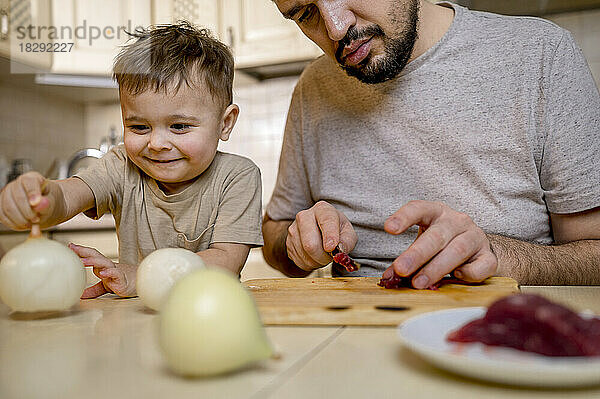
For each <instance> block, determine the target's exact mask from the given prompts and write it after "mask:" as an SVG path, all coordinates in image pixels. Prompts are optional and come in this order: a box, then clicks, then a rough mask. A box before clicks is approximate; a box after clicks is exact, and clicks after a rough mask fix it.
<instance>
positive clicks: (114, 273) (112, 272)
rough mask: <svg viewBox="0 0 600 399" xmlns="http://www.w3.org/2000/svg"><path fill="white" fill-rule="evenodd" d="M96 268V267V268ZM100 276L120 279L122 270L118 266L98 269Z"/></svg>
mask: <svg viewBox="0 0 600 399" xmlns="http://www.w3.org/2000/svg"><path fill="white" fill-rule="evenodd" d="M94 269H95V268H94ZM97 275H98V277H100V278H103V279H116V280H120V279H121V277H122V274H121V271H120V270H119V269H117V268H116V267H111V268H105V269H102V270H99V271H98V274H97Z"/></svg>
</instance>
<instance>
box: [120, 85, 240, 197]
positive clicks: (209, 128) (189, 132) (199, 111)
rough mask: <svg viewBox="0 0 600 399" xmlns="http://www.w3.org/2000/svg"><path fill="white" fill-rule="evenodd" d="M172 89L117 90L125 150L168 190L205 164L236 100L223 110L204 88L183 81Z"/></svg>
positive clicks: (231, 120)
mask: <svg viewBox="0 0 600 399" xmlns="http://www.w3.org/2000/svg"><path fill="white" fill-rule="evenodd" d="M201 87H202V86H201ZM174 91H175V90H170V91H169V93H168V94H166V93H164V92H158V93H156V92H154V91H153V90H147V91H145V92H143V93H141V94H139V95H136V96H134V95H131V94H130V93H127V92H126V91H124V90H121V92H120V96H121V112H122V114H123V125H124V132H125V134H124V142H125V149H126V151H127V155H128V156H129V159H131V161H132V162H133V163H134V164H136V165H137V166H138V167H139V168H140V169H141V170H143V171H144V172H145V173H146V174H147V175H148V176H150V177H152V178H153V179H155V180H157V181H158V183H159V185H160V186H161V188H162V189H163V190H164V191H165V193H167V194H173V193H176V192H179V191H181V190H183V189H184V188H186V187H187V186H189V185H190V184H191V183H193V182H194V180H195V178H196V177H198V176H199V175H200V174H201V173H202V172H204V171H205V170H206V169H207V168H208V166H209V165H210V163H211V162H212V160H213V158H214V157H215V153H216V151H217V145H218V143H219V139H221V140H227V139H228V138H229V133H230V132H231V129H233V126H234V124H235V121H236V119H237V114H238V107H237V105H230V106H229V107H227V109H226V110H225V112H224V113H223V112H222V107H221V105H220V103H218V102H215V101H213V97H212V95H210V94H209V92H208V90H207V89H204V90H201V89H200V87H197V88H194V89H192V88H190V87H188V86H187V85H185V84H183V85H182V86H181V87H180V88H179V90H178V91H177V93H174ZM173 93H174V94H173Z"/></svg>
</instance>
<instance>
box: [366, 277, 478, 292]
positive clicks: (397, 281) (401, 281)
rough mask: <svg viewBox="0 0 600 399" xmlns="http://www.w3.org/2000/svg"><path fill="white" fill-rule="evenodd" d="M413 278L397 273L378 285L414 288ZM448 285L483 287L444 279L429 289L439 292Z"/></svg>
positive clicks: (462, 281) (447, 278)
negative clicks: (443, 286)
mask: <svg viewBox="0 0 600 399" xmlns="http://www.w3.org/2000/svg"><path fill="white" fill-rule="evenodd" d="M412 278H413V276H409V277H400V276H398V275H397V274H396V273H394V274H393V275H392V277H388V278H385V277H382V278H381V280H379V283H377V285H378V286H380V287H384V288H401V287H405V288H413V286H412ZM446 284H463V285H481V284H482V283H472V282H469V281H464V280H459V279H457V278H453V277H444V278H442V279H441V280H440V281H438V282H437V283H434V284H431V285H430V286H429V287H427V289H428V290H432V291H437V290H438V289H439V288H440V287H441V286H442V285H446Z"/></svg>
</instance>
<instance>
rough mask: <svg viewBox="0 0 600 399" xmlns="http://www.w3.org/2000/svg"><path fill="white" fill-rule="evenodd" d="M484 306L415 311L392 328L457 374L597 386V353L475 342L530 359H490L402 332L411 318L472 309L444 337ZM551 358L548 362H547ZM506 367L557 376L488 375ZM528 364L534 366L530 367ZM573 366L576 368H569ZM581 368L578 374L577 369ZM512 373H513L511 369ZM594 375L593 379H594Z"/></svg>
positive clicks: (540, 383) (516, 381) (507, 381)
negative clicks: (522, 348) (553, 351)
mask: <svg viewBox="0 0 600 399" xmlns="http://www.w3.org/2000/svg"><path fill="white" fill-rule="evenodd" d="M486 310H487V308H486V307H485V306H476V307H458V308H451V309H441V310H434V311H431V312H426V313H422V314H419V315H415V316H413V317H411V318H409V319H406V320H405V321H403V322H402V323H400V324H399V325H398V326H397V329H396V332H397V334H396V335H397V336H398V338H399V340H400V342H401V343H402V344H403V346H405V347H406V348H408V349H410V350H411V351H413V352H415V353H416V354H417V355H419V356H420V357H421V358H423V359H425V360H426V361H427V362H428V363H430V364H433V365H435V366H436V367H438V368H442V369H444V370H447V371H449V372H451V373H454V374H459V375H463V376H468V377H471V378H476V379H479V380H486V381H494V382H500V383H504V384H512V385H526V386H538V387H558V386H562V387H569V386H583V385H587V386H589V385H592V384H593V385H599V386H600V357H598V358H597V359H594V358H590V357H586V356H571V357H567V356H563V357H554V356H545V355H541V354H536V353H532V352H525V351H520V350H518V349H514V348H508V347H499V346H498V347H496V346H493V345H485V344H483V343H479V345H483V346H484V347H491V348H499V349H503V350H509V351H511V352H513V351H514V353H515V354H523V355H525V356H528V357H531V360H532V361H530V362H523V363H520V362H515V361H511V360H510V359H493V358H490V357H488V356H484V357H473V356H469V355H468V352H466V351H465V352H463V353H453V352H449V351H447V350H439V349H436V348H434V347H432V346H428V345H426V344H423V343H421V342H416V341H412V340H410V339H409V338H407V337H405V336H403V328H406V326H408V325H410V324H411V323H413V322H416V321H419V320H420V319H422V318H427V317H431V316H433V315H435V314H440V313H444V314H447V313H456V312H460V313H469V312H471V313H472V317H471V318H470V319H468V320H464V321H462V322H461V323H460V324H459V325H457V326H456V327H454V326H453V327H451V328H445V329H444V331H443V337H444V339H445V337H446V335H447V334H448V333H449V332H450V331H453V330H454V329H455V328H460V327H461V326H463V325H464V324H465V323H468V322H469V321H470V320H474V319H476V318H478V317H481V316H482V315H483V314H485V311H486ZM465 360H468V362H469V363H470V365H471V366H470V367H468V368H467V367H461V366H459V367H458V368H449V367H448V363H455V364H461V362H464V361H465ZM548 360H551V363H550V362H548ZM507 367H510V368H512V369H515V370H518V371H521V370H523V371H525V374H524V376H525V375H527V376H532V375H538V376H543V375H544V374H548V373H550V374H559V377H562V378H558V379H553V381H552V380H551V381H547V379H548V378H546V379H542V380H528V379H527V378H528V377H523V378H518V377H517V378H511V376H510V375H507V374H504V375H503V373H498V375H494V376H490V375H489V373H488V372H489V371H490V370H491V371H493V370H492V369H494V368H496V369H498V368H503V369H506V368H507ZM532 368H533V369H534V370H532ZM565 368H568V369H569V371H572V372H571V373H568V374H564V373H559V372H564V370H565ZM573 368H575V369H576V370H573ZM473 369H479V370H480V371H479V372H471V371H470V370H473ZM582 370H583V371H584V373H583V374H582V373H581V371H582ZM513 375H516V374H514V373H513ZM594 377H595V379H594Z"/></svg>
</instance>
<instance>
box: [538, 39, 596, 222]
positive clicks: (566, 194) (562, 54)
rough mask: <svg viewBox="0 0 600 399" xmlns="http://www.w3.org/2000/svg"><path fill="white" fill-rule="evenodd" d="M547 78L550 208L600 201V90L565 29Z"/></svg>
mask: <svg viewBox="0 0 600 399" xmlns="http://www.w3.org/2000/svg"><path fill="white" fill-rule="evenodd" d="M545 80H546V81H547V83H546V84H545V90H544V93H545V97H546V111H545V112H546V118H545V120H546V126H545V128H546V129H547V130H546V132H547V134H546V142H545V143H544V153H543V157H542V164H541V170H540V181H541V186H542V189H543V190H544V194H545V199H546V204H547V206H548V210H549V211H550V212H552V213H563V214H564V213H574V212H580V211H584V210H587V209H592V208H595V207H597V206H600V166H599V165H600V95H599V93H598V88H597V87H596V84H595V82H594V79H593V77H592V74H591V73H590V70H589V67H588V65H587V63H586V60H585V58H584V56H583V54H582V52H581V49H580V48H579V47H578V46H577V44H576V43H575V41H574V40H573V37H572V36H571V34H570V33H569V32H567V31H564V33H563V36H562V38H561V40H560V42H559V44H558V46H557V48H556V50H555V53H554V57H553V60H552V64H551V65H550V69H549V74H548V75H547V76H546V77H545Z"/></svg>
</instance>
